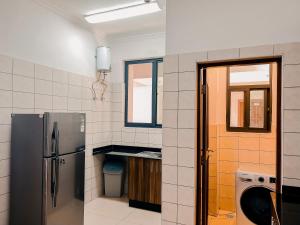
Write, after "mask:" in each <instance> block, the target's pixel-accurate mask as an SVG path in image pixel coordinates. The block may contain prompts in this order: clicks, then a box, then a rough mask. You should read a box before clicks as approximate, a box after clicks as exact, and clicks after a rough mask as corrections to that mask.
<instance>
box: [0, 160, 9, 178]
mask: <svg viewBox="0 0 300 225" xmlns="http://www.w3.org/2000/svg"><path fill="white" fill-rule="evenodd" d="M9 174H10V160H9V159H5V160H1V161H0V177H7V176H9Z"/></svg>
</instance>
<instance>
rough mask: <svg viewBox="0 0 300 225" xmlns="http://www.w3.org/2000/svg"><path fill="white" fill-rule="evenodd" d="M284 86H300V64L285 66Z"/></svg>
mask: <svg viewBox="0 0 300 225" xmlns="http://www.w3.org/2000/svg"><path fill="white" fill-rule="evenodd" d="M283 74H284V75H283V76H282V80H283V86H284V87H295V86H300V65H285V66H284V67H283Z"/></svg>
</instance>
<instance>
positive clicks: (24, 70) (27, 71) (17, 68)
mask: <svg viewBox="0 0 300 225" xmlns="http://www.w3.org/2000/svg"><path fill="white" fill-rule="evenodd" d="M13 74H16V75H23V76H27V77H34V64H33V63H30V62H26V61H23V60H19V59H14V60H13Z"/></svg>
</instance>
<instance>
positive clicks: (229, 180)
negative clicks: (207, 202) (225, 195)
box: [219, 173, 235, 186]
mask: <svg viewBox="0 0 300 225" xmlns="http://www.w3.org/2000/svg"><path fill="white" fill-rule="evenodd" d="M219 175H220V184H223V185H231V186H234V185H235V174H234V173H220V174H219Z"/></svg>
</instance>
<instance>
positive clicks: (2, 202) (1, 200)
mask: <svg viewBox="0 0 300 225" xmlns="http://www.w3.org/2000/svg"><path fill="white" fill-rule="evenodd" d="M8 204H9V195H8V194H4V195H0V212H3V211H5V210H8Z"/></svg>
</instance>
